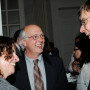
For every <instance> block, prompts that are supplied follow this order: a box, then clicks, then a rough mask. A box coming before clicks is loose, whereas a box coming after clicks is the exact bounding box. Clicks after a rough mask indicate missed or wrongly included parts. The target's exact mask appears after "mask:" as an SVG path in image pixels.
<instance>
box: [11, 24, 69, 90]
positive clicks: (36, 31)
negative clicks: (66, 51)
mask: <svg viewBox="0 0 90 90" xmlns="http://www.w3.org/2000/svg"><path fill="white" fill-rule="evenodd" d="M20 35H21V36H22V37H21V42H22V44H23V46H24V47H25V49H26V51H25V55H23V56H22V57H21V58H20V62H19V63H17V66H16V67H17V68H18V70H16V73H15V75H14V76H15V77H13V78H15V82H14V85H15V86H16V87H17V88H18V89H19V90H68V84H67V78H66V74H65V70H64V66H63V62H62V60H61V59H60V58H59V57H56V56H53V55H45V53H43V48H44V43H45V38H44V33H43V32H42V29H41V28H40V27H39V26H37V25H34V24H31V25H27V26H26V27H25V28H24V30H23V31H21V33H20ZM37 59H38V61H37V62H38V66H35V63H34V62H35V60H37ZM37 68H38V69H39V74H40V77H39V75H36V74H37V72H36V71H35V69H37ZM35 73H36V74H35ZM40 78H42V79H40ZM36 79H39V81H38V80H36ZM36 81H37V83H36ZM41 82H42V84H40V83H41ZM38 84H39V85H38ZM40 87H41V89H40ZM38 88H39V89H38Z"/></svg>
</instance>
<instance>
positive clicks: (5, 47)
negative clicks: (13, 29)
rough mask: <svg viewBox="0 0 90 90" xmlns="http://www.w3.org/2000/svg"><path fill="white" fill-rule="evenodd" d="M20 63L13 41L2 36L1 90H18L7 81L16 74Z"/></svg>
mask: <svg viewBox="0 0 90 90" xmlns="http://www.w3.org/2000/svg"><path fill="white" fill-rule="evenodd" d="M18 61H19V58H18V56H17V55H16V53H15V48H14V42H13V41H12V39H11V38H9V37H3V36H0V90H18V89H17V88H16V87H14V86H12V85H11V84H10V83H9V82H8V81H6V80H5V79H6V78H7V77H8V76H9V75H11V74H13V73H14V72H15V64H16V62H18Z"/></svg>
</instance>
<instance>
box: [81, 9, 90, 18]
mask: <svg viewBox="0 0 90 90" xmlns="http://www.w3.org/2000/svg"><path fill="white" fill-rule="evenodd" d="M89 16H90V11H86V10H84V9H83V10H82V12H81V15H80V19H81V20H83V19H86V18H87V17H89Z"/></svg>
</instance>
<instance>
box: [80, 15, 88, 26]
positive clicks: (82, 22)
mask: <svg viewBox="0 0 90 90" xmlns="http://www.w3.org/2000/svg"><path fill="white" fill-rule="evenodd" d="M89 18H90V16H89V17H87V18H86V19H84V20H81V24H82V25H84V26H85V21H87V20H88V19H89Z"/></svg>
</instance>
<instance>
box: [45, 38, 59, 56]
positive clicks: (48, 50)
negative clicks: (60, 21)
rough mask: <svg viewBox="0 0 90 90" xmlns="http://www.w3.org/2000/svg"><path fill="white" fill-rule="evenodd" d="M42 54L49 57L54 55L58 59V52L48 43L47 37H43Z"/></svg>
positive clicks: (52, 44) (51, 43)
mask: <svg viewBox="0 0 90 90" xmlns="http://www.w3.org/2000/svg"><path fill="white" fill-rule="evenodd" d="M43 52H44V53H47V54H49V55H55V56H58V57H59V50H58V49H57V48H56V47H55V46H54V43H53V42H50V41H49V39H48V38H47V37H45V45H44V50H43Z"/></svg>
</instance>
